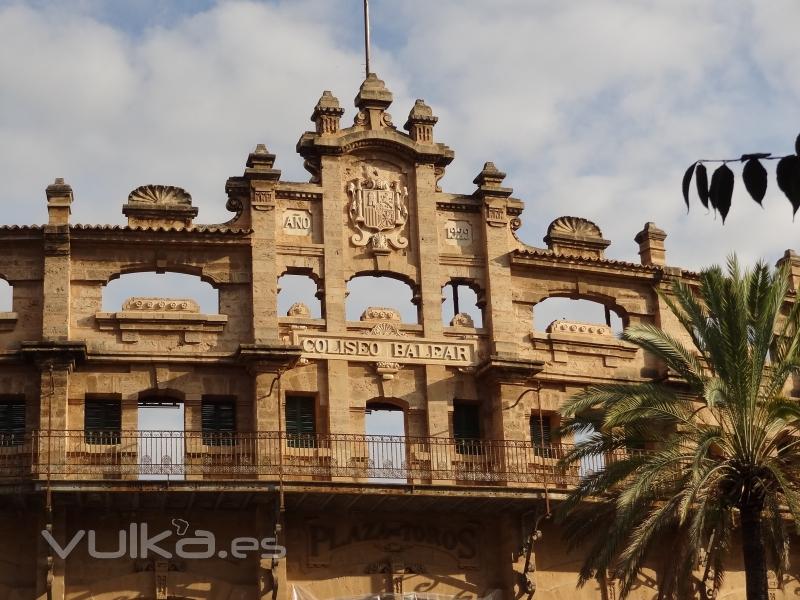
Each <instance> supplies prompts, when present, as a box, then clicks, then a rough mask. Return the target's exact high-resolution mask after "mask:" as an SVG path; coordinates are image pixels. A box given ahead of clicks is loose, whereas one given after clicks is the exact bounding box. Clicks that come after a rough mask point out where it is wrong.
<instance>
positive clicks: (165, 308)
mask: <svg viewBox="0 0 800 600" xmlns="http://www.w3.org/2000/svg"><path fill="white" fill-rule="evenodd" d="M95 321H96V322H97V326H98V328H99V329H100V331H114V332H117V333H119V336H120V339H121V341H122V342H124V343H127V344H135V343H137V342H138V341H139V336H140V335H141V334H157V335H163V334H171V333H172V334H174V333H177V334H181V335H182V336H183V343H184V344H199V343H200V342H201V341H202V339H203V335H204V334H209V333H213V334H219V333H222V331H223V329H224V328H225V324H226V323H227V322H228V316H227V315H207V314H202V313H201V312H200V307H199V306H198V304H197V302H195V301H194V300H189V299H185V298H147V297H134V298H128V299H127V300H126V301H125V302H124V304H123V307H122V310H121V311H119V312H98V313H96V314H95Z"/></svg>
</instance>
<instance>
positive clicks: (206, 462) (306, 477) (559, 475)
mask: <svg viewBox="0 0 800 600" xmlns="http://www.w3.org/2000/svg"><path fill="white" fill-rule="evenodd" d="M570 449H571V448H570V447H569V446H567V445H553V446H534V445H533V444H531V443H530V442H526V441H512V440H454V439H450V438H438V437H398V436H369V435H351V434H330V435H303V436H294V435H289V434H286V433H280V434H279V433H277V432H259V433H231V434H226V433H210V432H207V431H205V432H201V431H114V432H107V433H106V432H86V431H52V432H48V431H30V432H26V433H25V434H24V435H23V436H22V437H20V436H16V437H14V438H10V437H5V438H3V437H0V479H3V480H20V479H51V480H115V479H116V480H144V481H149V480H210V481H221V480H264V481H276V482H277V481H285V482H303V481H321V482H326V481H327V482H357V483H376V484H438V485H471V486H509V485H510V486H520V485H522V486H524V487H542V486H549V487H552V488H565V487H569V486H573V485H575V484H576V483H577V482H578V481H579V479H580V477H582V476H583V475H585V474H586V473H588V472H591V471H595V470H598V469H602V468H603V467H604V465H605V464H606V463H607V462H610V461H613V460H614V459H615V456H611V455H603V456H596V457H593V458H592V459H588V460H585V461H583V463H582V464H581V465H580V466H575V467H571V468H568V469H566V470H563V469H561V468H560V467H559V464H558V463H559V459H561V458H562V457H563V456H564V454H565V453H566V452H568V451H569V450H570Z"/></svg>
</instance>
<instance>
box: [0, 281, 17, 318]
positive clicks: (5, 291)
mask: <svg viewBox="0 0 800 600" xmlns="http://www.w3.org/2000/svg"><path fill="white" fill-rule="evenodd" d="M13 296H14V293H13V288H12V287H11V285H10V284H9V283H8V282H7V281H6V280H5V279H0V312H11V311H12V310H14V309H13Z"/></svg>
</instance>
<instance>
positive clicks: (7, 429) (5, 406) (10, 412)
mask: <svg viewBox="0 0 800 600" xmlns="http://www.w3.org/2000/svg"><path fill="white" fill-rule="evenodd" d="M24 439H25V399H24V398H8V399H4V400H2V401H0V446H19V445H20V444H22V442H23V441H24Z"/></svg>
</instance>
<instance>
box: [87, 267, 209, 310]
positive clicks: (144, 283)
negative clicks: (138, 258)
mask: <svg viewBox="0 0 800 600" xmlns="http://www.w3.org/2000/svg"><path fill="white" fill-rule="evenodd" d="M134 296H138V297H158V298H188V299H190V300H194V301H195V302H197V303H198V304H199V306H200V312H202V313H204V314H217V313H218V312H219V293H218V292H217V290H216V289H214V287H213V286H212V285H211V284H210V283H206V282H205V281H203V280H202V279H200V277H198V276H196V275H187V274H185V273H174V272H169V273H156V272H154V271H143V272H138V273H123V274H122V275H120V276H119V277H118V278H117V279H114V280H113V281H110V282H109V283H108V284H106V286H105V288H104V289H103V310H104V311H107V312H115V311H119V310H121V308H122V305H123V303H124V302H125V300H127V299H128V298H132V297H134Z"/></svg>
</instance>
